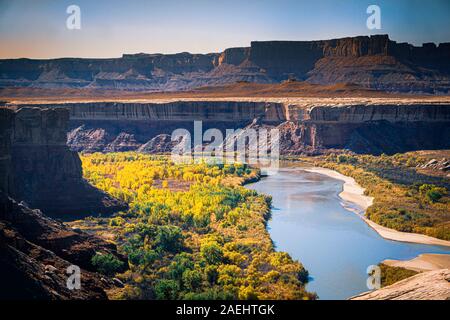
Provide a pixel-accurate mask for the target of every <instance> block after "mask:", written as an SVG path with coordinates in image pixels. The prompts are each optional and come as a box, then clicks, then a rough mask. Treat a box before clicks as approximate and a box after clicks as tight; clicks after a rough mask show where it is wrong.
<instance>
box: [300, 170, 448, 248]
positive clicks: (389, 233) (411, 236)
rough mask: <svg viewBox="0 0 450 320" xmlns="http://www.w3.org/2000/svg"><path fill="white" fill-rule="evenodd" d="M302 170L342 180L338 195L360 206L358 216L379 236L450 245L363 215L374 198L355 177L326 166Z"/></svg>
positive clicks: (395, 239) (403, 240)
mask: <svg viewBox="0 0 450 320" xmlns="http://www.w3.org/2000/svg"><path fill="white" fill-rule="evenodd" d="M302 170H304V171H307V172H313V173H319V174H323V175H326V176H328V177H331V178H334V179H338V180H341V181H343V182H344V185H343V190H342V192H341V193H340V194H339V196H340V197H341V198H342V199H343V200H344V201H347V202H350V203H353V204H356V205H357V206H358V207H359V208H361V209H362V210H363V212H361V213H359V212H356V213H357V214H358V216H359V217H361V219H363V220H364V222H366V223H367V224H368V225H369V226H370V227H371V228H372V229H374V230H375V231H376V232H377V233H378V234H379V235H380V236H381V237H383V238H385V239H388V240H394V241H400V242H409V243H420V244H428V245H438V246H446V247H450V241H446V240H441V239H437V238H433V237H430V236H427V235H423V234H418V233H409V232H400V231H397V230H394V229H389V228H386V227H383V226H381V225H379V224H377V223H375V222H373V221H371V220H369V219H367V218H366V217H364V212H365V211H366V210H367V208H369V207H370V206H371V205H372V204H373V201H374V199H373V198H372V197H369V196H366V195H364V188H362V187H361V186H360V185H359V184H358V183H357V182H356V181H355V179H353V178H351V177H348V176H345V175H343V174H341V173H339V172H337V171H334V170H331V169H327V168H320V167H313V168H302Z"/></svg>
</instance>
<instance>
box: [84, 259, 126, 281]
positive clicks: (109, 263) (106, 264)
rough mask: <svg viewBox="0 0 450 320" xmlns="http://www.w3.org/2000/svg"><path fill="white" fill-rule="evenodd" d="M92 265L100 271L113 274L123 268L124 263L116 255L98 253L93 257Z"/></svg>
mask: <svg viewBox="0 0 450 320" xmlns="http://www.w3.org/2000/svg"><path fill="white" fill-rule="evenodd" d="M91 263H92V265H93V266H94V267H95V268H97V270H98V271H99V272H100V273H103V274H106V275H109V276H112V275H114V274H115V273H116V272H118V271H119V270H121V269H122V268H123V265H124V263H123V262H122V261H120V260H119V259H117V258H116V257H115V256H114V255H112V254H110V253H108V254H100V253H97V254H96V255H95V256H93V257H92V259H91Z"/></svg>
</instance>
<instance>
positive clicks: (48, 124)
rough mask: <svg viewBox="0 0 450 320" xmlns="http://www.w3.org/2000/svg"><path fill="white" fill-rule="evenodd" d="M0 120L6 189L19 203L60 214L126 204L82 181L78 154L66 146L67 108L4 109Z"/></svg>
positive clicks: (108, 209) (114, 208)
mask: <svg viewBox="0 0 450 320" xmlns="http://www.w3.org/2000/svg"><path fill="white" fill-rule="evenodd" d="M2 123H3V124H4V126H3V125H2V134H1V135H2V144H3V147H2V149H3V150H4V151H5V152H4V153H2V155H3V156H2V157H3V158H5V159H4V160H2V161H3V162H2V169H1V170H2V171H4V172H5V173H4V174H2V180H3V181H4V182H3V183H2V185H4V186H3V187H2V189H3V190H4V191H5V192H6V193H7V194H8V195H10V196H11V197H12V198H14V199H15V200H16V201H25V202H26V203H27V204H28V205H29V206H30V207H31V208H39V209H40V210H42V211H43V212H44V213H45V214H49V215H55V216H59V217H64V216H69V215H77V214H80V215H89V214H99V213H112V212H114V211H117V210H120V209H125V208H126V206H125V205H124V204H123V203H121V202H120V201H118V200H116V199H113V198H111V197H110V196H108V195H107V194H105V193H103V192H102V191H100V190H98V189H96V188H94V187H92V186H91V185H90V184H89V183H87V182H86V181H85V180H84V179H83V177H82V169H81V161H80V158H79V157H78V154H77V153H76V152H74V151H70V150H69V148H68V147H67V145H66V142H67V131H68V123H69V113H68V111H67V110H65V109H63V108H55V109H40V108H21V109H19V110H18V111H16V112H13V111H11V110H7V109H2Z"/></svg>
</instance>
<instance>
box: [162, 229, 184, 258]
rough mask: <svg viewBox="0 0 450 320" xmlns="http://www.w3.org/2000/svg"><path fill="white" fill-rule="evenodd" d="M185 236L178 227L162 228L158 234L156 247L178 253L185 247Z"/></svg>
mask: <svg viewBox="0 0 450 320" xmlns="http://www.w3.org/2000/svg"><path fill="white" fill-rule="evenodd" d="M183 238H184V237H183V234H182V233H181V229H180V228H179V227H177V226H171V225H169V226H160V227H159V228H158V230H157V232H156V238H155V245H156V246H157V247H158V249H160V250H163V251H169V252H178V251H179V250H180V249H181V248H182V247H183V240H184V239H183Z"/></svg>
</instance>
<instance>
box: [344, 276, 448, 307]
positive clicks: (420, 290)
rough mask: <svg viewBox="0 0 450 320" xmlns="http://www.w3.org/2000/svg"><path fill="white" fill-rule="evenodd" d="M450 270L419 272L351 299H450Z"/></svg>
mask: <svg viewBox="0 0 450 320" xmlns="http://www.w3.org/2000/svg"><path fill="white" fill-rule="evenodd" d="M449 299H450V270H448V269H442V270H437V271H429V272H424V273H419V274H417V275H415V276H413V277H411V278H408V279H405V280H402V281H399V282H397V283H394V284H393V285H390V286H388V287H385V288H382V289H379V290H375V291H372V292H367V293H363V294H361V295H359V296H356V297H353V298H351V300H449Z"/></svg>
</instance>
